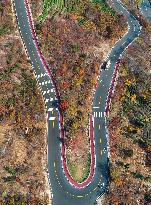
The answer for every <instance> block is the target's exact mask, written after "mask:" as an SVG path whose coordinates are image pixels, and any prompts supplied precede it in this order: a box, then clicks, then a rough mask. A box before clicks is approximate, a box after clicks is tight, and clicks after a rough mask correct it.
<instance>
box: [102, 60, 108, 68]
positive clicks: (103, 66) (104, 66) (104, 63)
mask: <svg viewBox="0 0 151 205" xmlns="http://www.w3.org/2000/svg"><path fill="white" fill-rule="evenodd" d="M106 65H107V61H104V62H103V64H102V66H101V69H102V70H105V68H106Z"/></svg>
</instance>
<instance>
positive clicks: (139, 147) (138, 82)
mask: <svg viewBox="0 0 151 205" xmlns="http://www.w3.org/2000/svg"><path fill="white" fill-rule="evenodd" d="M149 27H150V26H149ZM149 27H146V28H144V29H143V31H142V34H141V36H140V37H139V38H138V39H137V40H136V41H135V42H134V43H133V44H132V45H131V46H130V47H129V48H128V50H127V51H126V52H125V54H124V55H123V59H122V61H123V62H122V64H121V65H120V69H119V72H120V75H119V79H118V84H117V87H116V89H115V94H114V95H113V97H112V104H111V111H110V118H109V132H110V135H109V136H110V151H111V158H110V159H111V184H110V187H109V189H108V192H107V195H106V197H105V202H104V204H105V205H110V204H115V205H116V204H128V205H133V204H137V203H138V204H145V205H150V204H151V192H150V183H151V173H150V167H151V140H150V129H151V126H150V122H151V115H150V113H151V101H150V100H151V98H150V96H151V90H150V82H151V75H150V74H151V73H150V71H151V64H150V56H151V49H150V45H151V41H150V32H149V30H148V28H149Z"/></svg>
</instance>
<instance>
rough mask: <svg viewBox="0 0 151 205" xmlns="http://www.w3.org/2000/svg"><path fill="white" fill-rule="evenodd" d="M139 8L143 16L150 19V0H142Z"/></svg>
mask: <svg viewBox="0 0 151 205" xmlns="http://www.w3.org/2000/svg"><path fill="white" fill-rule="evenodd" d="M140 10H141V12H142V14H143V15H144V17H145V18H146V19H148V20H149V21H151V1H150V0H142V3H141V6H140Z"/></svg>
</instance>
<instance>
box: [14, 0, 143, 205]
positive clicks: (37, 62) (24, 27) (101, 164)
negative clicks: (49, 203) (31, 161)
mask: <svg viewBox="0 0 151 205" xmlns="http://www.w3.org/2000/svg"><path fill="white" fill-rule="evenodd" d="M112 2H113V4H114V8H115V9H116V10H117V12H119V13H121V14H123V15H124V16H125V17H126V18H127V21H128V25H129V30H128V32H127V33H126V34H125V35H124V36H123V38H122V39H121V40H119V41H118V42H117V43H116V45H115V46H114V47H113V49H112V50H111V53H110V54H109V56H108V57H107V59H106V61H107V62H108V64H107V69H105V70H102V71H101V76H100V77H99V78H98V82H99V84H98V87H97V89H96V90H95V91H94V97H93V103H92V113H90V114H89V117H90V124H89V127H90V133H89V135H90V152H91V172H90V175H89V177H88V179H87V180H86V181H85V182H83V183H81V184H78V183H77V182H75V181H74V180H73V179H72V178H71V176H70V175H69V173H68V170H67V167H66V158H65V145H64V143H63V139H64V134H65V133H64V131H63V118H62V115H61V112H60V111H59V110H58V108H57V106H54V104H55V102H56V101H57V100H58V97H59V91H58V90H57V88H56V86H55V82H54V80H53V76H52V75H51V72H50V69H49V66H48V65H47V63H46V61H45V59H44V57H43V55H42V53H41V51H40V48H39V46H38V41H37V38H36V34H35V31H34V25H33V21H32V16H31V12H30V8H29V4H28V2H27V0H13V5H14V11H15V14H16V16H17V22H18V26H19V30H20V34H21V37H22V40H23V42H24V45H25V48H26V51H27V55H28V56H29V58H30V61H31V64H32V67H33V71H34V73H35V76H36V79H37V81H38V85H39V87H40V89H41V92H42V94H43V98H44V101H45V105H46V110H47V122H48V172H49V178H50V182H51V188H52V194H53V204H54V205H68V204H70V205H77V204H78V205H93V204H94V202H95V200H96V199H97V198H98V197H100V196H101V195H102V194H103V193H104V192H105V189H106V187H107V185H108V183H109V149H108V131H107V115H108V111H109V104H110V95H111V92H113V90H114V83H115V81H116V76H117V72H118V65H117V63H116V62H117V60H118V59H119V58H120V56H121V54H122V53H123V51H124V50H125V49H126V48H127V47H128V46H129V45H130V43H132V41H133V40H134V39H135V38H137V37H138V35H139V33H140V31H141V26H140V24H139V22H138V21H137V20H136V18H135V17H134V16H133V15H132V14H130V13H129V12H128V11H127V10H126V8H125V7H124V6H123V5H122V4H121V2H120V1H119V0H114V1H112ZM86 114H87V113H86ZM60 138H62V140H60Z"/></svg>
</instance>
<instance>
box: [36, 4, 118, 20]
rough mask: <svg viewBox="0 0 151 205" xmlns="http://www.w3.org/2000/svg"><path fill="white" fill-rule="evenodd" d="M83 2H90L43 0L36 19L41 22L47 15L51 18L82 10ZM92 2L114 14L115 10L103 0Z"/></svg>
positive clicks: (102, 9)
mask: <svg viewBox="0 0 151 205" xmlns="http://www.w3.org/2000/svg"><path fill="white" fill-rule="evenodd" d="M85 2H87V3H88V2H90V1H88V0H86V1H82V0H78V1H77V0H75V1H71V0H59V1H54V0H44V1H43V11H42V13H41V14H40V15H39V17H38V20H39V21H40V22H43V21H44V20H45V19H46V18H47V17H48V16H49V18H53V17H55V16H56V15H59V14H61V13H64V14H65V15H69V14H71V13H77V12H82V11H83V9H84V7H85ZM91 3H92V4H94V5H96V6H97V7H98V9H100V10H101V11H103V12H105V13H108V14H110V15H113V16H114V15H115V11H114V10H113V9H111V8H110V7H109V6H108V4H107V3H106V1H105V0H92V1H91Z"/></svg>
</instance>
